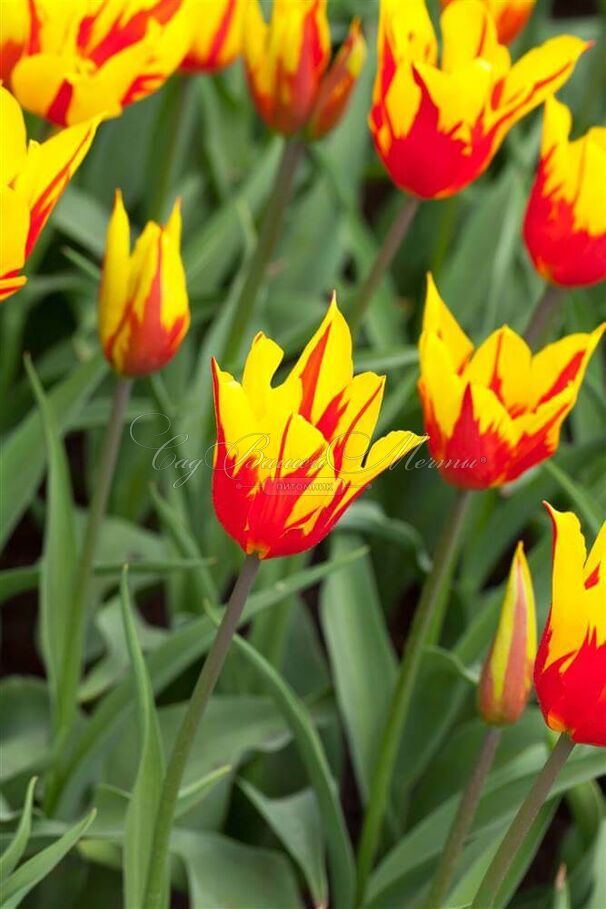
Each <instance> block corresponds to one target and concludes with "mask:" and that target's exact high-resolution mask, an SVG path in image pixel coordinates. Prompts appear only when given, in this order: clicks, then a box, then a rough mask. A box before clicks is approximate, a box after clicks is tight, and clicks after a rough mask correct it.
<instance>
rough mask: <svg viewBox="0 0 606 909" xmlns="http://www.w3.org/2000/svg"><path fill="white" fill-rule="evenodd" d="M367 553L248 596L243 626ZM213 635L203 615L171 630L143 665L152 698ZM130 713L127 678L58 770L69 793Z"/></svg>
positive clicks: (307, 571) (313, 569)
mask: <svg viewBox="0 0 606 909" xmlns="http://www.w3.org/2000/svg"><path fill="white" fill-rule="evenodd" d="M365 552H366V549H360V550H358V551H356V552H352V553H350V554H349V555H347V556H346V557H344V558H343V559H335V560H333V561H332V562H324V563H322V564H320V565H314V566H313V567H311V568H306V569H304V570H303V571H297V572H295V573H294V574H292V575H290V576H289V577H288V578H286V579H283V580H281V581H278V582H277V583H276V584H273V585H271V586H269V587H268V588H266V589H265V590H261V591H258V592H255V593H253V594H251V596H250V597H249V599H248V603H247V605H246V608H245V610H244V615H243V617H242V622H241V624H246V623H247V622H249V621H250V620H251V619H252V618H253V616H255V615H257V614H258V613H260V612H262V611H263V610H265V609H269V608H270V607H271V606H274V605H275V604H276V603H279V602H281V600H282V598H283V597H286V596H289V595H291V594H294V593H298V592H299V591H301V590H306V589H307V588H308V587H311V586H313V585H314V584H317V583H319V582H320V581H322V580H323V579H324V578H325V577H327V576H328V575H329V574H330V573H331V572H333V571H338V570H339V569H340V568H342V567H343V566H344V565H348V564H351V563H353V562H355V561H356V559H359V558H360V557H361V556H363V555H364V554H365ZM214 637H215V629H214V626H213V624H212V622H210V620H209V619H207V618H206V617H203V618H199V619H195V620H193V621H191V622H187V623H185V624H184V625H182V626H181V627H179V628H177V629H176V630H175V631H173V632H171V634H170V635H169V636H168V638H167V640H166V642H165V643H164V644H162V645H160V646H159V647H158V648H156V650H154V651H153V652H152V653H151V654H150V655H149V658H148V663H147V666H148V672H149V675H150V679H151V683H152V686H153V690H154V694H156V695H157V694H159V693H160V692H161V691H163V690H164V688H166V686H167V685H169V684H170V683H171V682H172V681H173V680H174V679H176V678H177V677H178V676H179V675H180V674H181V673H182V672H183V671H184V670H185V669H187V667H188V666H191V664H192V663H193V662H194V661H195V660H197V659H199V658H200V657H201V656H204V654H205V653H207V652H208V649H209V647H210V645H211V644H212V642H213V640H214ZM132 710H133V702H132V697H131V683H130V681H129V680H128V679H125V680H124V681H123V682H121V683H120V684H119V685H117V686H116V688H115V689H114V690H113V691H112V692H111V693H110V694H109V695H107V697H105V698H104V699H103V700H102V701H101V703H100V704H99V706H98V707H97V709H96V710H95V712H94V713H93V714H92V716H91V717H90V719H89V721H88V723H87V725H86V726H85V727H84V729H83V730H82V731H81V732H80V733H79V734H78V736H77V737H76V739H75V742H74V745H73V748H72V749H71V750H70V751H69V753H68V754H66V755H65V757H64V760H63V762H62V764H61V768H60V770H61V773H60V779H61V782H62V785H63V786H65V787H67V789H68V792H69V791H70V790H73V789H75V788H77V786H78V785H82V783H83V782H84V781H85V780H86V779H87V774H88V773H89V772H90V769H91V768H92V767H93V766H94V765H95V763H96V761H98V760H99V759H100V757H101V756H102V755H103V754H104V753H105V751H106V750H107V749H108V748H109V747H110V745H111V742H112V740H113V738H114V736H117V735H118V734H119V731H120V729H121V728H124V725H125V723H126V722H127V720H128V718H129V716H130V714H131V712H132Z"/></svg>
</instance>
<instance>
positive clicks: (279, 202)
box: [223, 138, 305, 364]
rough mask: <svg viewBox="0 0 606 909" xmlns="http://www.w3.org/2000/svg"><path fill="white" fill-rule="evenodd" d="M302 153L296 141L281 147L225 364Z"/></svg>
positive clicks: (239, 336) (246, 317)
mask: <svg viewBox="0 0 606 909" xmlns="http://www.w3.org/2000/svg"><path fill="white" fill-rule="evenodd" d="M304 149H305V145H304V143H303V142H301V140H300V139H296V138H292V139H287V140H286V141H285V143H284V148H283V150H282V158H281V161H280V164H279V167H278V170H277V172H276V178H275V182H274V187H273V190H272V194H271V198H270V200H269V203H268V205H267V208H266V210H265V214H264V216H263V221H262V224H261V228H260V231H259V235H258V237H257V245H256V248H255V251H254V253H253V254H252V256H251V258H250V261H249V263H248V269H247V271H246V277H245V279H244V283H243V284H242V287H241V288H240V292H239V294H238V297H237V299H236V301H235V304H234V317H233V319H232V322H231V325H230V327H229V333H228V335H227V339H226V341H225V348H224V351H223V357H224V359H225V362H226V363H227V364H231V363H233V362H234V361H236V360H237V359H238V355H239V354H240V350H241V347H242V342H243V341H244V340H245V337H244V336H245V334H246V329H247V328H248V324H249V322H250V319H251V316H252V313H253V309H254V305H255V301H256V299H257V294H258V293H259V290H260V289H261V285H262V283H263V280H264V278H265V273H266V271H267V266H268V264H269V261H270V259H271V256H272V254H273V251H274V248H275V246H276V242H277V240H278V236H279V234H280V229H281V227H282V222H283V220H284V213H285V211H286V207H287V205H288V200H289V199H290V195H291V191H292V186H293V182H294V179H295V175H296V172H297V168H298V166H299V162H300V161H301V159H302V157H303V152H304Z"/></svg>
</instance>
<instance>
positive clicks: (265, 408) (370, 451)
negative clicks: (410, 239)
mask: <svg viewBox="0 0 606 909" xmlns="http://www.w3.org/2000/svg"><path fill="white" fill-rule="evenodd" d="M282 358H283V351H282V350H281V349H280V347H278V345H277V344H276V343H275V342H274V341H271V340H270V339H269V338H267V337H266V336H265V335H264V334H262V333H259V334H258V335H257V336H256V337H255V339H254V341H253V343H252V346H251V349H250V352H249V354H248V357H247V360H246V364H245V366H244V374H243V378H242V382H238V381H236V379H234V378H233V376H231V375H230V374H229V373H227V372H224V371H223V370H222V369H221V368H220V367H219V365H218V363H217V362H216V361H214V360H213V364H212V373H213V383H214V396H215V415H216V420H217V445H216V447H215V459H214V471H213V502H214V506H215V511H216V513H217V517H218V518H219V521H220V522H221V524H222V525H223V527H224V528H225V530H226V531H227V533H228V534H229V535H230V536H231V537H233V538H234V539H235V540H236V541H237V542H238V543H239V544H240V546H241V547H242V549H243V550H244V551H245V552H246V553H247V554H249V555H252V554H256V555H257V556H258V557H259V558H261V559H264V558H273V557H275V556H285V555H292V554H294V553H297V552H303V551H304V550H305V549H309V548H310V547H312V546H315V544H316V543H319V542H320V540H322V539H324V537H325V536H326V535H327V534H328V533H329V531H330V530H331V529H332V528H333V527H334V525H335V524H336V522H337V521H338V520H339V518H340V517H341V515H342V514H343V513H344V511H345V510H346V509H347V508H348V507H349V506H350V505H351V504H352V502H354V501H355V499H357V498H358V496H359V495H360V494H361V493H362V492H363V491H364V489H365V488H366V487H367V486H368V484H369V483H371V482H372V481H373V480H374V479H375V478H376V477H377V476H378V475H379V474H380V473H382V472H383V471H384V470H387V469H388V468H389V467H391V466H392V465H393V464H394V463H395V462H396V461H398V460H399V459H400V458H402V457H403V456H404V455H405V454H406V453H407V452H408V451H410V450H411V449H413V448H415V447H416V446H417V445H419V443H420V442H422V441H423V439H422V438H421V437H419V436H416V435H415V434H414V433H412V432H404V431H399V432H391V433H389V435H387V436H385V437H384V438H382V439H379V440H378V441H376V442H375V443H374V444H373V445H370V441H371V437H372V434H373V432H374V429H375V426H376V423H377V420H378V417H379V412H380V409H381V401H382V398H383V388H384V384H385V377H384V376H377V375H375V374H374V373H372V372H366V373H361V374H360V375H357V376H354V375H353V364H352V341H351V334H350V331H349V328H348V326H347V323H346V322H345V320H344V318H343V316H342V315H341V313H340V312H339V309H338V307H337V304H336V300H334V299H333V302H332V303H331V306H330V308H329V310H328V313H327V315H326V317H325V319H324V321H323V322H322V324H321V325H320V327H319V329H318V331H317V332H316V334H315V335H314V336H313V338H312V339H311V341H310V342H309V344H308V345H307V347H306V348H305V350H304V351H303V353H302V355H301V357H300V358H299V360H298V361H297V363H296V364H295V366H294V367H293V369H292V370H291V372H290V373H289V375H288V376H287V377H286V378H285V380H284V381H283V382H281V383H280V384H276V385H274V384H272V380H273V377H274V375H275V373H276V371H277V369H278V367H279V365H280V362H281V361H282Z"/></svg>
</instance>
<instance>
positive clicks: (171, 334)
mask: <svg viewBox="0 0 606 909" xmlns="http://www.w3.org/2000/svg"><path fill="white" fill-rule="evenodd" d="M180 245H181V212H180V209H179V203H178V202H177V203H175V207H174V208H173V211H172V214H171V216H170V218H169V219H168V221H167V223H166V226H165V227H160V226H159V225H158V224H155V223H154V222H153V221H150V222H148V224H147V225H146V227H145V230H144V231H143V233H142V234H141V236H140V237H139V239H138V240H137V242H136V244H135V248H134V250H133V252H132V254H131V253H130V225H129V221H128V215H127V214H126V211H125V208H124V204H123V202H122V195H121V193H120V192H119V191H117V192H116V199H115V202H114V210H113V213H112V216H111V219H110V222H109V227H108V230H107V241H106V250H105V259H104V262H103V272H102V276H101V286H100V289H99V338H100V340H101V345H102V347H103V352H104V354H105V357H106V359H107V360H108V361H109V363H111V365H112V366H113V368H114V369H115V370H116V372H118V373H120V374H121V375H125V376H144V375H147V374H148V373H150V372H155V370H157V369H161V368H162V367H163V366H165V365H166V364H167V363H168V362H169V360H171V359H172V358H173V356H174V355H175V353H176V352H177V350H178V349H179V345H180V344H181V341H182V340H183V338H184V337H185V334H186V332H187V329H188V328H189V301H188V297H187V287H186V284H185V272H184V270H183V263H182V262H181V254H180Z"/></svg>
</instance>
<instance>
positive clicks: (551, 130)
mask: <svg viewBox="0 0 606 909" xmlns="http://www.w3.org/2000/svg"><path fill="white" fill-rule="evenodd" d="M571 125H572V117H571V114H570V111H569V110H568V108H567V107H566V105H564V104H561V103H560V102H559V101H557V100H556V99H555V98H550V99H548V101H547V102H546V104H545V117H544V121H543V140H542V144H541V160H540V163H539V169H538V172H537V176H536V180H535V183H534V186H533V188H532V192H531V195H530V199H529V202H528V207H527V209H526V217H525V220H524V240H525V242H526V246H527V248H528V252H529V253H530V257H531V259H532V261H533V263H534V266H535V268H536V269H537V271H538V272H539V273H540V274H541V275H542V276H543V277H544V278H545V280H546V281H550V282H552V283H554V284H560V285H564V286H566V287H579V286H583V285H587V284H595V283H596V282H598V281H603V280H604V279H605V278H606V127H597V126H596V127H593V129H590V130H589V132H587V133H586V134H585V135H584V136H583V137H582V138H580V139H576V140H575V141H574V142H570V141H569V135H570V128H571Z"/></svg>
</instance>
